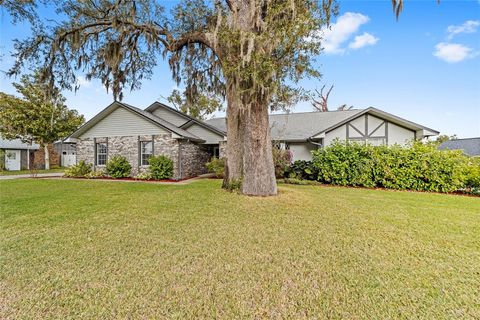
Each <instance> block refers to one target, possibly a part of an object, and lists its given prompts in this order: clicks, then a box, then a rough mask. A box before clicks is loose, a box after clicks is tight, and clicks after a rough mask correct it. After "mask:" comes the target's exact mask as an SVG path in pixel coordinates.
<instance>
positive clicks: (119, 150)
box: [69, 102, 439, 179]
mask: <svg viewBox="0 0 480 320" xmlns="http://www.w3.org/2000/svg"><path fill="white" fill-rule="evenodd" d="M270 126H271V130H272V140H274V142H275V143H277V144H278V145H279V146H280V147H283V148H286V149H289V150H290V151H291V152H292V154H293V159H294V160H300V159H306V160H308V159H311V154H310V152H311V151H312V150H314V149H316V148H319V147H322V146H327V145H329V144H330V143H332V141H334V140H335V139H340V140H349V141H365V142H368V143H372V144H376V145H381V144H385V145H393V144H396V143H397V144H405V143H408V142H409V141H411V140H414V139H422V138H425V137H429V136H435V135H437V134H438V133H439V132H438V131H436V130H433V129H430V128H427V127H424V126H422V125H419V124H416V123H414V122H411V121H408V120H405V119H402V118H399V117H397V116H394V115H392V114H390V113H387V112H384V111H381V110H378V109H375V108H368V109H363V110H347V111H331V112H304V113H288V114H274V115H271V116H270ZM226 139H227V133H226V122H225V118H215V119H211V120H207V121H200V120H197V119H194V118H192V117H190V116H188V115H186V114H184V113H182V112H180V111H178V110H175V109H173V108H171V107H169V106H167V105H165V104H162V103H160V102H154V103H153V104H152V105H150V106H149V107H147V108H146V109H145V110H142V109H139V108H136V107H134V106H131V105H128V104H126V103H122V102H113V103H112V104H110V105H109V106H108V107H106V108H105V109H104V110H102V111H101V112H100V113H98V114H97V115H96V116H95V117H93V118H92V119H91V120H90V121H88V122H87V123H85V124H84V125H83V126H82V127H80V128H79V129H78V130H77V131H75V132H74V133H73V134H72V135H71V136H70V137H69V141H71V142H76V144H77V146H76V156H77V162H79V161H81V160H84V161H86V162H87V163H91V164H92V165H93V166H94V168H95V169H96V170H98V169H103V168H104V167H105V165H106V163H107V161H108V159H109V158H110V157H111V156H113V155H116V154H119V155H123V156H125V157H126V158H127V159H128V161H129V162H130V164H131V165H132V174H133V175H135V174H137V173H138V172H142V171H144V170H146V169H147V167H148V158H149V157H151V156H152V155H166V156H168V157H169V158H170V159H172V160H173V162H174V178H175V179H181V178H185V177H191V176H196V175H198V174H201V173H203V172H205V163H206V162H207V161H209V160H210V159H211V158H212V157H222V156H224V150H225V142H226Z"/></svg>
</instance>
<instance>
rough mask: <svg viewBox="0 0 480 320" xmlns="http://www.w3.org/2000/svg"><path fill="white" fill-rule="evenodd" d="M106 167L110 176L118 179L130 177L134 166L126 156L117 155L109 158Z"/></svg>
mask: <svg viewBox="0 0 480 320" xmlns="http://www.w3.org/2000/svg"><path fill="white" fill-rule="evenodd" d="M106 169H107V171H106V172H107V174H108V175H109V176H110V177H112V178H115V179H118V178H126V177H128V176H129V175H130V172H131V171H132V166H131V165H130V163H129V162H128V160H127V158H125V157H124V156H120V155H115V156H113V157H112V158H111V159H110V160H108V162H107V166H106Z"/></svg>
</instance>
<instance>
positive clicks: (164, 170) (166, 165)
mask: <svg viewBox="0 0 480 320" xmlns="http://www.w3.org/2000/svg"><path fill="white" fill-rule="evenodd" d="M148 164H149V165H150V167H149V172H150V174H151V175H152V178H153V179H155V180H162V179H170V178H171V177H172V176H173V161H172V160H171V159H170V158H168V157H166V156H155V157H150V158H149V159H148Z"/></svg>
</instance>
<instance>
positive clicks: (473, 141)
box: [438, 137, 480, 157]
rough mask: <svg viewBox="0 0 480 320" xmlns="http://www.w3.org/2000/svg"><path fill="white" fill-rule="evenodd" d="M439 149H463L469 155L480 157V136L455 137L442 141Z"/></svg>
mask: <svg viewBox="0 0 480 320" xmlns="http://www.w3.org/2000/svg"><path fill="white" fill-rule="evenodd" d="M438 149H439V150H462V151H463V152H464V153H465V154H466V155H467V156H471V157H480V137H478V138H466V139H455V140H448V141H445V142H442V143H441V144H440V145H439V146H438Z"/></svg>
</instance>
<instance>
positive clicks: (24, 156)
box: [0, 138, 40, 171]
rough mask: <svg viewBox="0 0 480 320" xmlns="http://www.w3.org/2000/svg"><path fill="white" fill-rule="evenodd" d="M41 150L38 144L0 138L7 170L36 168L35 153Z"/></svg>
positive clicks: (0, 146) (0, 147)
mask: <svg viewBox="0 0 480 320" xmlns="http://www.w3.org/2000/svg"><path fill="white" fill-rule="evenodd" d="M39 148H40V146H39V145H38V144H28V143H24V142H22V141H21V140H20V139H14V140H6V139H2V138H0V149H1V150H3V151H4V153H5V154H4V159H3V161H4V164H5V169H6V170H9V171H14V170H28V169H31V168H33V167H34V159H35V151H37V150H38V149H39Z"/></svg>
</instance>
